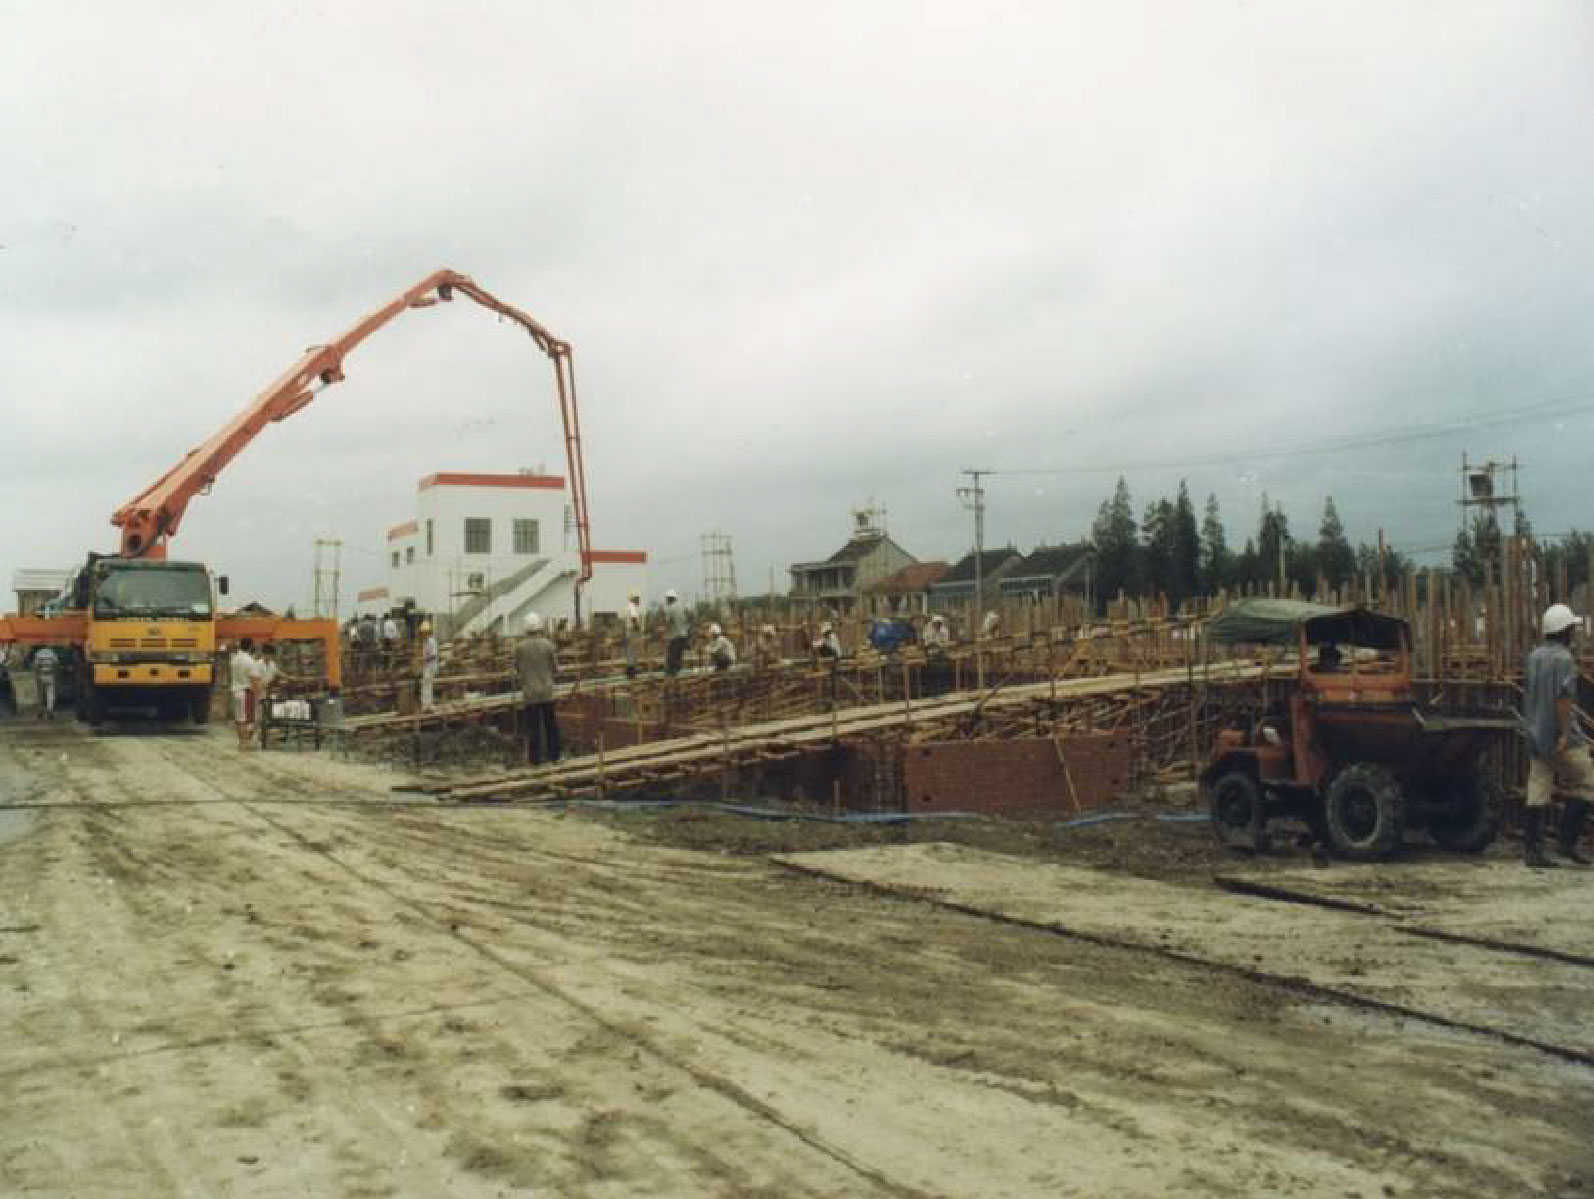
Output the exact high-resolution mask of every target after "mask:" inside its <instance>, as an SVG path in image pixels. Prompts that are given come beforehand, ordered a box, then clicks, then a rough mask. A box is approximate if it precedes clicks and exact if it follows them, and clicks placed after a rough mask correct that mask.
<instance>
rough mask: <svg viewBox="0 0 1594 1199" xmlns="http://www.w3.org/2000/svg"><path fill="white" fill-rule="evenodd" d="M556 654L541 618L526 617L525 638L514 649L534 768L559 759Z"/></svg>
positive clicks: (532, 614)
mask: <svg viewBox="0 0 1594 1199" xmlns="http://www.w3.org/2000/svg"><path fill="white" fill-rule="evenodd" d="M558 670H559V655H558V651H557V650H555V649H554V644H553V642H552V641H550V640H549V639H548V631H547V629H545V628H544V627H543V622H542V617H541V616H539V615H537V613H535V612H528V613H527V614H526V636H525V637H524V638H522V639H521V642H520V644H519V645H517V646H515V678H516V679H517V680H518V681H519V683H520V697H521V703H522V705H523V709H522V718H521V719H522V722H523V725H524V728H525V732H526V761H528V762H530V763H531V764H532V765H533V766H540V765H542V764H543V763H544V762H550V763H552V762H557V761H558V760H559V751H560V748H561V747H560V744H559V715H558V712H557V708H556V705H555V703H554V678H555V676H556V675H557V673H558Z"/></svg>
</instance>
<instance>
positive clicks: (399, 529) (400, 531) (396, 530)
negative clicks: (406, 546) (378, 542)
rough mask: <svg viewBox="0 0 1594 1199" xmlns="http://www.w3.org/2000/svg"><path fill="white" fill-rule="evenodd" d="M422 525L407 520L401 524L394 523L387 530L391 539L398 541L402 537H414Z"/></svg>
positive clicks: (388, 537)
mask: <svg viewBox="0 0 1594 1199" xmlns="http://www.w3.org/2000/svg"><path fill="white" fill-rule="evenodd" d="M420 529H421V526H420V525H418V524H416V523H415V522H414V521H413V520H407V521H405V522H404V523H403V524H401V525H394V526H393V527H392V528H391V529H389V530H388V531H387V539H388V540H389V541H397V540H398V539H399V538H400V537H413V536H415V534H416V533H418V532H420Z"/></svg>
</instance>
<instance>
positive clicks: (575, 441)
mask: <svg viewBox="0 0 1594 1199" xmlns="http://www.w3.org/2000/svg"><path fill="white" fill-rule="evenodd" d="M455 292H460V293H462V294H463V295H466V296H468V297H469V298H470V299H472V300H474V301H476V303H478V304H480V305H481V306H482V307H484V308H489V309H491V310H492V311H493V312H496V313H497V314H498V315H499V316H501V317H504V318H506V319H508V320H511V321H513V322H515V324H517V325H519V326H520V327H521V328H522V329H524V330H525V331H526V332H527V333H528V334H529V335H530V336H531V339H532V340H533V341H534V342H536V343H537V348H538V349H540V350H541V351H542V352H543V353H544V354H546V355H548V357H549V359H550V360H551V361H552V362H553V368H554V385H555V387H556V388H557V390H558V393H559V415H560V418H561V419H562V420H563V422H564V433H565V460H566V462H567V463H568V465H569V469H570V499H571V507H572V511H573V514H574V518H575V526H576V538H577V541H578V543H579V547H580V551H581V577H580V581H581V583H585V582H586V581H587V580H588V579H590V578H591V577H592V563H591V551H592V545H591V540H590V536H589V533H588V529H587V480H586V474H585V471H584V469H583V466H582V459H581V419H580V414H579V412H578V411H577V408H576V376H575V366H574V361H573V357H572V351H571V348H570V344H569V343H568V342H564V341H560V340H559V339H558V338H557V337H555V336H554V335H553V334H551V333H549V332H548V330H547V329H545V328H543V327H542V325H540V324H538V323H537V322H536V321H535V320H533V319H532V318H531V317H530V316H528V315H527V314H526V313H524V312H522V311H521V310H520V309H518V308H516V307H514V306H513V305H511V304H506V303H504V302H503V301H502V300H500V299H498V298H497V297H496V296H494V295H492V294H491V293H490V292H487V291H485V290H483V289H482V288H480V287H478V286H477V285H476V284H475V283H474V282H472V280H471V279H470V278H469V277H468V276H466V275H461V274H458V273H456V272H454V271H448V270H444V271H438V272H436V273H435V274H432V275H428V276H427V277H426V278H425V279H422V280H421V281H420V282H419V283H417V284H416V285H415V286H414V287H412V288H410V289H409V290H408V291H406V292H404V293H403V294H402V295H400V296H398V297H397V298H395V299H394V300H393V301H392V302H390V303H389V304H387V305H385V306H384V307H382V308H379V309H377V310H376V311H375V312H373V313H371V314H370V315H369V316H367V317H366V318H365V319H364V320H362V321H361V322H360V323H359V324H357V325H355V326H354V328H352V329H350V330H349V331H348V332H347V333H345V334H344V335H343V336H342V337H340V338H338V339H337V340H336V341H334V342H331V343H330V344H328V345H324V346H312V347H311V348H310V349H309V350H307V351H306V352H305V355H304V357H303V358H301V359H300V360H299V361H298V362H297V363H295V364H294V365H293V367H292V368H291V369H290V370H289V371H288V373H287V374H285V375H283V376H282V377H281V378H280V379H278V380H277V381H276V382H275V383H273V384H272V385H271V386H270V387H268V388H267V389H266V390H265V391H263V392H261V393H260V395H259V396H257V397H256V398H255V400H254V402H253V403H251V404H250V405H249V406H248V407H247V408H245V409H244V410H243V411H242V412H240V413H239V414H238V415H237V416H235V417H234V418H233V419H232V420H231V421H229V422H228V423H227V424H226V425H225V426H224V427H223V428H222V429H221V430H220V431H219V432H217V433H216V434H215V435H214V436H213V437H211V438H210V440H209V441H207V442H205V443H204V444H203V445H200V446H198V447H196V448H195V449H192V450H190V451H188V453H187V454H186V455H185V456H184V457H183V460H182V461H181V462H179V463H178V464H177V465H176V466H174V467H172V469H171V470H169V471H167V472H166V473H165V474H164V475H162V476H161V477H160V478H159V479H157V480H156V481H155V482H154V483H153V484H152V485H151V486H149V487H148V488H146V489H145V490H144V491H142V492H140V493H139V494H138V495H137V496H135V497H134V498H133V499H131V500H129V501H128V502H127V503H125V504H123V505H122V506H121V507H120V508H118V509H117V510H116V511H115V512H114V513H113V514H112V515H111V523H112V524H113V525H117V526H118V527H120V528H121V530H122V549H121V552H122V554H123V556H125V557H130V558H140V557H143V558H164V557H165V555H166V539H167V538H169V537H171V536H172V535H173V534H174V533H176V532H177V529H178V526H179V525H181V524H182V520H183V513H184V512H185V511H186V510H187V508H188V502H189V501H190V500H191V499H193V498H194V496H195V495H197V494H199V493H201V492H204V491H208V490H209V489H210V486H211V484H212V483H214V482H215V481H216V478H217V476H219V475H220V474H221V472H222V470H223V469H224V468H225V467H226V465H227V464H228V463H229V462H231V461H232V460H233V458H235V457H236V456H237V455H238V453H239V452H240V451H241V450H242V449H243V448H244V447H245V446H246V445H248V444H249V443H250V442H251V441H253V440H254V438H255V435H256V434H258V433H259V432H260V430H262V429H264V428H265V427H266V425H267V424H269V423H271V422H273V421H280V420H286V419H287V418H288V417H290V416H292V415H293V414H294V413H295V412H297V411H299V409H301V408H303V407H304V406H305V405H306V404H308V403H309V402H310V401H311V400H313V399H314V398H315V396H316V393H317V392H319V391H320V390H322V389H323V388H325V387H329V386H331V385H332V384H334V383H339V382H342V380H343V359H344V357H345V356H346V355H347V354H348V353H349V351H350V350H353V349H354V348H355V347H356V346H358V345H359V344H360V343H361V342H363V341H364V340H365V339H366V338H367V337H369V336H371V334H373V333H375V332H376V331H377V330H378V329H380V328H381V327H382V326H383V325H385V324H387V323H388V322H389V321H391V320H392V319H393V318H394V317H396V316H398V315H399V314H400V313H402V312H405V311H407V310H409V309H411V308H430V307H431V306H432V305H433V304H436V303H438V302H439V301H444V302H446V301H449V300H452V299H453V298H454V293H455Z"/></svg>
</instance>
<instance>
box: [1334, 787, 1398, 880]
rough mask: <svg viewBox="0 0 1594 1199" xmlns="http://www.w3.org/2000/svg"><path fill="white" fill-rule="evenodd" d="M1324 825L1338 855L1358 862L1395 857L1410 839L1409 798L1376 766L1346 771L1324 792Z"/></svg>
mask: <svg viewBox="0 0 1594 1199" xmlns="http://www.w3.org/2000/svg"><path fill="white" fill-rule="evenodd" d="M1323 823H1324V825H1325V826H1326V827H1327V830H1328V842H1329V845H1330V846H1331V847H1332V848H1333V850H1334V852H1335V853H1337V854H1339V855H1340V856H1341V857H1346V858H1349V859H1351V860H1352V861H1354V862H1377V861H1381V860H1383V859H1384V858H1388V857H1391V856H1393V855H1394V854H1395V853H1396V852H1397V851H1398V850H1399V849H1400V845H1401V842H1402V841H1403V840H1404V838H1405V835H1406V796H1405V794H1404V793H1403V792H1402V791H1401V789H1400V783H1399V782H1397V781H1396V779H1395V776H1394V775H1392V774H1390V773H1389V771H1388V770H1386V769H1384V767H1382V766H1380V765H1378V764H1377V763H1376V762H1356V763H1353V764H1352V765H1350V766H1347V767H1345V769H1344V770H1341V771H1340V772H1339V773H1338V774H1337V775H1335V776H1334V781H1333V782H1331V783H1329V785H1328V789H1327V790H1326V791H1324V792H1323Z"/></svg>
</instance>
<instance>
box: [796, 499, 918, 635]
mask: <svg viewBox="0 0 1594 1199" xmlns="http://www.w3.org/2000/svg"><path fill="white" fill-rule="evenodd" d="M853 519H854V521H855V524H854V527H853V531H852V537H851V538H850V539H849V540H848V542H847V544H846V545H844V546H842V547H841V548H840V549H839V550H837V551H836V552H835V553H833V554H831V555H830V557H828V558H826V559H825V560H824V561H822V562H794V563H793V564H792V565H791V567H790V570H791V596H792V598H793V599H794V600H798V601H803V602H806V603H808V604H809V605H811V606H812V607H813V608H816V609H822V608H834V609H835V610H836V611H837V612H839V613H842V614H847V613H850V612H853V611H855V610H856V609H857V607H858V601H859V598H860V597H861V596H862V594H863V589H864V588H866V587H868V586H869V585H870V584H872V583H876V582H878V581H879V580H881V579H884V578H886V577H887V576H889V575H892V574H895V573H896V572H897V571H899V570H901V569H902V568H903V567H904V566H911V565H912V564H913V563H915V562H917V561H918V559H917V558H915V557H914V556H913V555H912V554H910V553H908V551H907V550H905V549H903V548H902V547H901V546H900V545H898V544H897V543H896V542H895V541H892V540H891V537H890V536H889V535H888V534H887V533H886V531H885V529H884V528H883V527H881V526H880V525H879V524H877V523H876V519H877V513H875V512H873V511H869V510H865V511H860V512H854V513H853Z"/></svg>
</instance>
